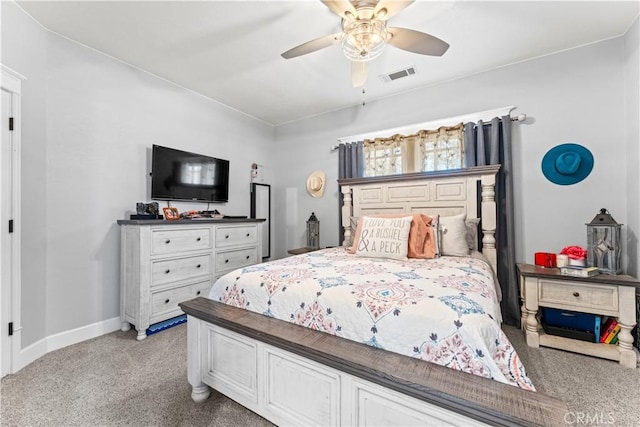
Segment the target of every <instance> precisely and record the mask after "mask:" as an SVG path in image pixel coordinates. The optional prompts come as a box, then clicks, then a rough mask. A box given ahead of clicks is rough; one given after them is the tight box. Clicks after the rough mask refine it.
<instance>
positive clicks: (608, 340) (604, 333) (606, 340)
mask: <svg viewBox="0 0 640 427" xmlns="http://www.w3.org/2000/svg"><path fill="white" fill-rule="evenodd" d="M600 331H601V332H600V343H601V344H615V343H617V342H618V333H619V332H620V324H618V321H617V320H616V319H615V318H613V317H609V318H607V319H606V320H605V321H604V323H602V327H601V329H600Z"/></svg>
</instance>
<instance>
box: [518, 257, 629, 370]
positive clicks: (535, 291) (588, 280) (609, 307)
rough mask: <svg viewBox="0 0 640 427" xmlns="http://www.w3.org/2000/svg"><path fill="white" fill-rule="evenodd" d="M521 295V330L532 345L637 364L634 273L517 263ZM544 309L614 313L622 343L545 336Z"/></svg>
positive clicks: (619, 341)
mask: <svg viewBox="0 0 640 427" xmlns="http://www.w3.org/2000/svg"><path fill="white" fill-rule="evenodd" d="M518 271H519V272H520V295H521V298H522V328H523V329H524V331H525V336H526V340H527V345H529V347H539V346H541V345H542V346H545V347H553V348H558V349H561V350H567V351H572V352H575V353H582V354H588V355H591V356H596V357H602V358H604V359H611V360H617V361H619V362H620V364H621V365H623V366H625V367H628V368H635V367H636V363H637V362H636V353H635V351H634V349H633V336H632V335H631V330H632V329H633V327H634V326H635V325H636V323H637V319H636V307H635V295H636V290H638V289H640V282H639V281H638V280H637V279H636V278H634V277H631V276H627V275H617V276H611V275H607V274H599V275H596V276H592V277H573V276H565V275H562V274H560V270H559V269H557V268H545V267H539V266H535V265H531V264H518ZM540 307H551V308H557V309H561V310H570V311H578V312H583V313H591V314H598V315H606V316H612V317H615V318H616V319H617V320H618V323H619V324H620V333H619V335H618V343H617V345H611V344H600V343H591V342H586V341H580V340H575V339H571V338H565V337H560V336H556V335H550V334H546V333H545V332H544V330H542V329H541V325H540V323H539V322H538V316H537V314H538V310H539V308H540Z"/></svg>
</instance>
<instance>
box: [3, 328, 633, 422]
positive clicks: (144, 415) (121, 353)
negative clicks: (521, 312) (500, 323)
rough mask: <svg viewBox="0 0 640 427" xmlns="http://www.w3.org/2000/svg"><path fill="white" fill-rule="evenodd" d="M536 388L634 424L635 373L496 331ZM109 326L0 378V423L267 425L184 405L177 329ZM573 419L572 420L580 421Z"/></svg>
mask: <svg viewBox="0 0 640 427" xmlns="http://www.w3.org/2000/svg"><path fill="white" fill-rule="evenodd" d="M505 332H506V333H507V335H508V336H509V339H510V340H511V341H512V343H513V345H514V347H515V348H516V350H517V351H518V354H519V355H520V357H521V359H522V361H523V363H524V366H525V367H526V369H527V373H528V375H529V376H530V378H531V380H532V381H533V383H534V384H535V385H536V387H537V388H538V390H539V391H540V392H544V393H546V394H549V395H551V396H554V397H558V398H561V399H563V400H565V401H566V402H567V403H568V405H569V408H570V411H571V412H570V414H568V415H567V421H569V422H570V423H571V424H573V425H613V426H640V370H637V369H636V370H632V369H625V368H622V367H620V366H619V365H618V364H617V363H615V362H610V361H606V360H602V359H597V358H593V357H589V356H583V355H578V354H573V353H567V352H563V351H560V350H554V349H548V348H540V349H533V348H529V347H527V346H526V343H525V342H524V339H523V337H522V333H521V331H520V330H518V329H515V328H511V327H505ZM135 336H136V333H135V331H129V332H114V333H111V334H108V335H105V336H102V337H99V338H95V339H93V340H89V341H85V342H82V343H79V344H75V345H72V346H69V347H66V348H63V349H60V350H57V351H54V352H52V353H49V354H47V355H46V356H44V357H42V358H40V359H38V360H37V361H35V362H34V363H32V364H31V365H29V366H27V367H25V368H24V369H23V370H21V371H20V372H18V373H17V374H15V375H8V376H6V377H5V378H3V379H2V384H1V386H2V388H1V389H0V393H1V395H2V396H1V412H0V419H1V421H0V423H1V424H2V426H185V427H186V426H269V425H271V424H270V423H269V422H268V421H266V420H264V419H263V418H261V417H259V416H257V415H255V414H254V413H252V412H250V411H248V410H246V409H244V408H243V407H241V406H240V405H238V404H237V403H235V402H233V401H232V400H230V399H227V398H226V397H224V396H222V395H220V394H219V393H217V392H212V394H211V397H210V398H209V399H208V400H207V401H206V402H204V403H201V404H196V403H193V401H192V400H191V397H190V393H191V387H190V386H189V384H188V383H187V379H186V378H187V368H186V358H187V355H186V325H184V324H183V325H179V326H176V327H174V328H171V329H168V330H165V331H162V332H160V333H158V334H155V335H152V336H150V337H148V338H147V339H146V340H144V341H141V342H138V341H136V339H135ZM579 417H580V418H579Z"/></svg>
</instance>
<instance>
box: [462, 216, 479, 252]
mask: <svg viewBox="0 0 640 427" xmlns="http://www.w3.org/2000/svg"><path fill="white" fill-rule="evenodd" d="M465 224H466V226H467V245H469V250H470V251H475V250H476V249H477V248H478V224H480V218H467V219H466V220H465Z"/></svg>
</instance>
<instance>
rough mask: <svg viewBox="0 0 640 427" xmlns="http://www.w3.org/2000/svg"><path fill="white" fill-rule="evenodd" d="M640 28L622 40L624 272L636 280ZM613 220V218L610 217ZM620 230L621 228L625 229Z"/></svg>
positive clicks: (639, 201)
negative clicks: (625, 261)
mask: <svg viewBox="0 0 640 427" xmlns="http://www.w3.org/2000/svg"><path fill="white" fill-rule="evenodd" d="M639 27H640V24H639V23H638V19H636V20H635V22H634V24H633V25H632V26H631V28H630V29H629V31H627V34H626V35H625V39H624V47H625V52H624V59H625V63H624V85H625V88H624V93H625V99H624V110H625V112H624V117H625V124H624V128H625V131H626V141H627V155H626V160H627V194H626V198H627V203H628V205H627V223H626V224H625V226H626V229H627V240H626V249H627V255H628V259H629V268H628V269H627V272H628V273H629V274H631V275H632V276H635V277H638V271H639V269H640V253H639V252H638V238H639V237H640V197H639V195H640V167H638V166H639V165H640V131H639V129H638V128H639V125H640V70H639V69H640V55H638V46H639V45H640V43H638V40H640V31H639ZM614 218H615V217H614ZM625 226H623V228H625Z"/></svg>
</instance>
